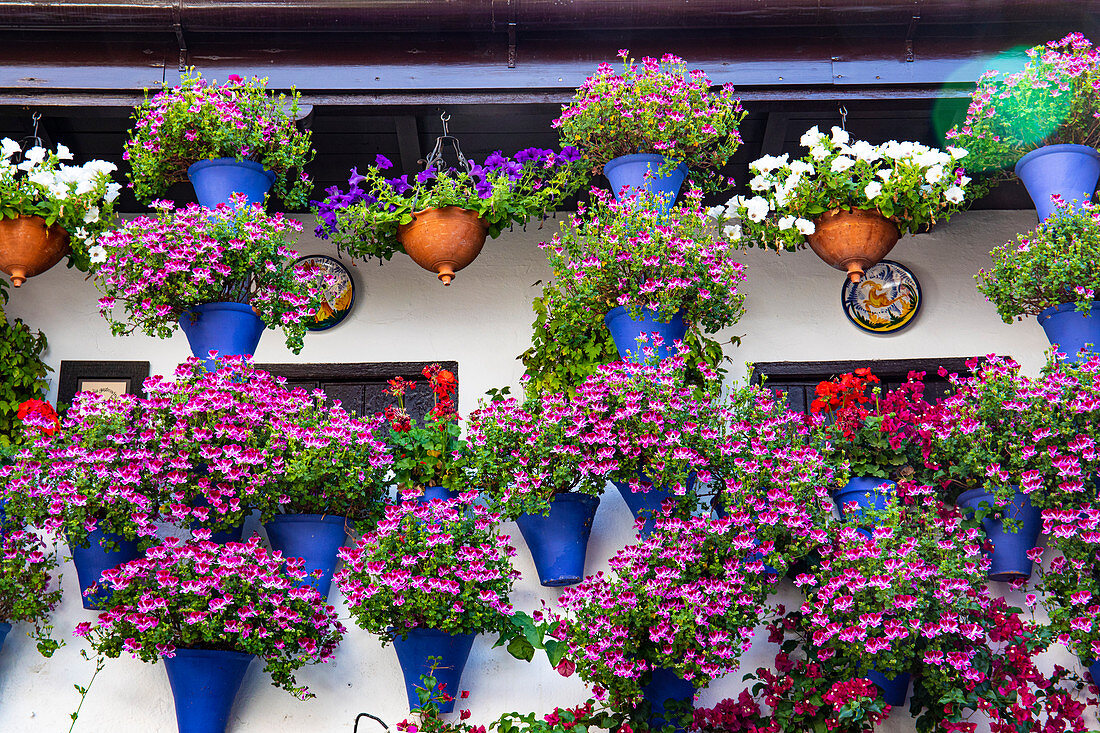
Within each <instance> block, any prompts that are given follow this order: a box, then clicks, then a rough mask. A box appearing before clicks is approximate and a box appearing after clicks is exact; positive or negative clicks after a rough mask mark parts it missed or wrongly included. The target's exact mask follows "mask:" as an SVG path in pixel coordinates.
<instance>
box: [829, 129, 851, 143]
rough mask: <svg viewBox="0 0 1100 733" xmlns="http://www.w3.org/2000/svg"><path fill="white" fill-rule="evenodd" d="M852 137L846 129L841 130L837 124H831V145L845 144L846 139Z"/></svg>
mask: <svg viewBox="0 0 1100 733" xmlns="http://www.w3.org/2000/svg"><path fill="white" fill-rule="evenodd" d="M851 139H852V136H851V135H849V134H848V131H847V130H842V129H841V128H839V127H837V126H835V125H834V126H833V145H847V144H848V141H849V140H851Z"/></svg>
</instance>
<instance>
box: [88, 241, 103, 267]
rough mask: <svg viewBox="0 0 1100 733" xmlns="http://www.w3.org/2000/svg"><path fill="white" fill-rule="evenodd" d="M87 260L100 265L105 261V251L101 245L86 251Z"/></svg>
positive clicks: (93, 246)
mask: <svg viewBox="0 0 1100 733" xmlns="http://www.w3.org/2000/svg"><path fill="white" fill-rule="evenodd" d="M88 259H90V260H91V261H92V262H94V263H95V264H97V265H98V264H102V263H104V262H106V261H107V250H105V249H104V248H103V246H102V245H99V244H96V245H92V247H91V248H90V249H89V250H88Z"/></svg>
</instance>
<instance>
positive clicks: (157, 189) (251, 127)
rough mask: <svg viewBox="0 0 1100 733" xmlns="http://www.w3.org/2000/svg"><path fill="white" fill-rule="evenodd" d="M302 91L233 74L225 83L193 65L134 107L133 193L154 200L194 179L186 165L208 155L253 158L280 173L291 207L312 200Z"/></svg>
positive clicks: (128, 155) (279, 189)
mask: <svg viewBox="0 0 1100 733" xmlns="http://www.w3.org/2000/svg"><path fill="white" fill-rule="evenodd" d="M300 100H301V95H300V94H298V92H296V91H295V90H293V89H291V93H290V96H289V97H288V96H287V95H285V94H279V95H278V96H276V95H274V94H272V93H271V92H269V91H268V90H267V79H260V78H259V77H255V76H254V77H252V78H250V79H244V78H242V77H240V76H237V75H236V74H231V75H230V76H229V79H228V80H227V81H226V82H225V83H224V84H218V83H217V81H214V82H208V81H207V80H206V79H203V78H202V74H200V73H197V72H194V70H193V69H192V70H190V71H188V72H187V73H184V74H183V76H182V77H181V79H180V83H179V84H177V85H176V86H174V87H172V88H171V89H163V90H161V91H159V92H157V93H156V94H155V95H153V96H152V97H150V96H149V92H148V90H146V92H145V101H144V102H142V104H141V105H140V106H138V108H137V109H136V110H134V129H133V130H132V131H131V136H130V139H129V140H128V141H127V142H126V151H125V152H124V153H123V154H122V158H123V160H128V161H130V167H131V168H132V169H133V173H132V174H131V176H130V180H131V182H132V183H131V186H132V187H133V189H134V195H135V196H137V198H138V200H139V201H143V202H145V203H149V202H150V201H151V200H152V199H155V198H157V197H158V196H160V195H161V194H163V193H164V192H165V191H166V190H167V189H168V187H169V186H170V185H171V184H173V183H177V182H182V181H186V180H187V168H188V167H189V166H190V165H191V164H193V163H197V162H199V161H202V160H210V159H214V158H236V159H237V160H252V161H255V162H257V163H260V164H262V165H263V167H264V169H265V170H268V171H271V172H272V173H274V174H275V184H274V190H275V192H276V193H277V194H278V196H279V198H281V199H282V200H283V201H284V202H285V203H287V204H288V205H289V206H305V204H306V201H307V200H308V198H309V194H310V192H311V191H312V189H313V182H312V181H310V179H309V176H307V175H306V174H305V170H304V169H305V167H306V165H307V164H308V163H309V162H310V161H311V160H313V156H314V150H313V147H312V144H311V142H310V137H311V136H312V132H311V131H310V130H309V129H308V128H306V129H304V130H299V129H298V127H297V126H296V125H295V121H296V120H297V119H298V117H299V115H300V113H299V107H298V104H299V102H300Z"/></svg>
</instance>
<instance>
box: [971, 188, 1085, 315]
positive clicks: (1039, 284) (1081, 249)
mask: <svg viewBox="0 0 1100 733" xmlns="http://www.w3.org/2000/svg"><path fill="white" fill-rule="evenodd" d="M1055 203H1056V205H1057V214H1056V215H1055V216H1051V217H1048V218H1047V219H1044V220H1043V221H1041V222H1039V226H1038V227H1037V228H1035V229H1033V230H1032V231H1030V232H1027V233H1026V234H1020V235H1017V237H1016V241H1015V242H1006V243H1005V244H1002V245H1001V246H999V247H997V248H996V249H995V250H993V251H992V252H991V253H990V254H992V255H993V267H992V268H991V269H990V270H989V271H988V272H987V271H986V270H985V269H982V270H979V271H978V274H977V275H975V277H976V278H977V280H978V290H980V291H981V293H982V295H984V296H985V297H986V299H987V300H988V301H989V302H991V303H993V305H994V306H996V308H997V314H998V315H1000V317H1001V320H1003V321H1004V322H1005V323H1012V320H1013V319H1014V318H1020V317H1022V316H1025V315H1027V316H1037V315H1039V313H1041V312H1042V311H1044V310H1046V309H1047V308H1053V307H1054V306H1058V305H1062V304H1064V303H1073V304H1075V305H1076V306H1077V310H1078V311H1080V312H1082V313H1086V314H1087V313H1088V312H1089V308H1090V307H1091V306H1092V304H1093V302H1094V301H1095V300H1096V299H1097V297H1098V296H1097V293H1100V206H1095V205H1093V204H1092V203H1090V202H1084V203H1082V204H1080V205H1079V206H1078V207H1077V208H1070V206H1069V205H1068V204H1067V203H1065V202H1063V201H1061V200H1058V201H1056V202H1055Z"/></svg>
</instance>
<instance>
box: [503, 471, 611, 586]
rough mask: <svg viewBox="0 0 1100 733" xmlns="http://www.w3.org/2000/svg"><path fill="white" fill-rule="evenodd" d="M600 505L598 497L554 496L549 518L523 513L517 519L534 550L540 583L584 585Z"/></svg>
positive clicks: (524, 536) (525, 537) (575, 494)
mask: <svg viewBox="0 0 1100 733" xmlns="http://www.w3.org/2000/svg"><path fill="white" fill-rule="evenodd" d="M599 505H600V497H598V496H591V495H589V494H578V493H568V494H555V495H554V498H553V499H552V500H551V501H550V513H549V514H547V515H546V516H543V515H542V514H521V515H520V516H519V517H518V518H517V519H516V524H518V525H519V531H520V534H522V535H523V539H524V541H525V542H526V543H527V547H528V548H529V549H530V550H531V558H532V559H533V560H534V561H535V569H536V570H537V571H538V573H539V582H540V583H542V584H543V585H545V586H547V587H549V588H559V587H561V586H565V585H573V584H574V583H579V582H581V580H582V579H583V578H584V558H585V555H586V554H587V551H588V538H589V537H590V536H591V534H592V520H593V519H594V518H595V516H596V508H597V507H598V506H599Z"/></svg>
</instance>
